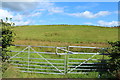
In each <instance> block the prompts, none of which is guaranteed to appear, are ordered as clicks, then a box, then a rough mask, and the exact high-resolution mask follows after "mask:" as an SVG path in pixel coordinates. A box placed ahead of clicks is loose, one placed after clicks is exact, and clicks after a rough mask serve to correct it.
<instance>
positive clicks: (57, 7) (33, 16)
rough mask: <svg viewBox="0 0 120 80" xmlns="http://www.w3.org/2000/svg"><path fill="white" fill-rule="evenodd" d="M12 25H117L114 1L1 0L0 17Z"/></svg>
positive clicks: (116, 9) (116, 11)
mask: <svg viewBox="0 0 120 80" xmlns="http://www.w3.org/2000/svg"><path fill="white" fill-rule="evenodd" d="M5 17H8V18H13V22H15V24H16V25H49V24H72V25H100V26H117V25H118V23H117V22H118V3H117V2H3V3H2V8H1V9H0V18H2V19H5Z"/></svg>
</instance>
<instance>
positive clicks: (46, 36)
mask: <svg viewBox="0 0 120 80" xmlns="http://www.w3.org/2000/svg"><path fill="white" fill-rule="evenodd" d="M14 30H15V33H16V38H15V44H27V45H28V44H29V45H50V46H52V45H53V46H68V45H82V44H83V45H90V46H101V45H103V46H104V45H105V44H106V43H107V42H108V41H116V40H118V28H106V27H98V26H85V25H83V26H82V25H36V26H19V27H15V28H14ZM99 44H101V45H99Z"/></svg>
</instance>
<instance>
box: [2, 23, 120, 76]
mask: <svg viewBox="0 0 120 80" xmlns="http://www.w3.org/2000/svg"><path fill="white" fill-rule="evenodd" d="M14 32H15V33H16V37H15V41H14V44H19V45H34V46H69V45H76V46H96V47H108V46H109V45H108V44H107V42H108V41H117V40H118V28H107V27H98V26H85V25H32V26H16V27H15V28H14ZM10 49H12V50H19V51H21V50H22V48H21V49H20V48H19V47H16V48H15V47H10ZM38 50H39V49H38ZM43 51H49V49H46V50H43ZM89 51H91V50H88V52H89ZM91 52H92V51H91ZM11 55H14V54H11ZM26 56H27V54H26V55H25V54H22V55H21V56H20V57H26ZM31 56H32V57H33V56H34V57H38V55H31ZM43 56H45V55H43ZM79 56H81V55H79ZM79 56H76V55H75V56H72V55H71V57H77V58H80V57H79ZM83 56H84V55H83ZM83 56H81V58H89V57H90V56H89V55H88V56H84V57H83ZM45 57H47V58H59V59H61V57H60V56H56V55H54V56H53V55H47V56H45ZM38 58H39V57H38ZM101 58H102V57H101V56H96V57H95V58H94V59H101ZM18 60H20V59H18ZM36 62H37V60H36ZM90 62H92V61H90ZM12 67H13V66H11V65H10V67H9V68H8V70H7V71H6V72H5V74H4V75H3V77H14V78H18V77H19V78H28V77H30V76H31V78H98V74H99V73H98V72H90V73H89V74H80V75H79V74H74V75H71V74H68V75H47V74H33V73H30V74H27V73H21V72H18V70H17V69H14V68H12ZM12 71H14V72H13V73H11V72H12ZM9 73H11V74H9ZM19 74H20V75H19ZM13 75H14V76H13ZM108 77H109V76H108Z"/></svg>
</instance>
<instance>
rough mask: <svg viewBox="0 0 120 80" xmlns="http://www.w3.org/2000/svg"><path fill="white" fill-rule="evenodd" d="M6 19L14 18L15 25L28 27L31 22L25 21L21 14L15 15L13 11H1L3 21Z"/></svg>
mask: <svg viewBox="0 0 120 80" xmlns="http://www.w3.org/2000/svg"><path fill="white" fill-rule="evenodd" d="M6 17H8V18H12V19H13V22H14V23H15V25H28V24H29V23H30V22H31V21H25V20H24V15H21V14H19V13H17V14H14V13H13V12H11V11H8V10H4V9H0V19H3V20H4V21H5V18H6ZM8 22H10V21H8Z"/></svg>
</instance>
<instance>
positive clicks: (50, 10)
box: [48, 7, 64, 14]
mask: <svg viewBox="0 0 120 80" xmlns="http://www.w3.org/2000/svg"><path fill="white" fill-rule="evenodd" d="M48 12H50V14H52V13H63V12H64V8H62V7H52V8H49V9H48Z"/></svg>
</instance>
